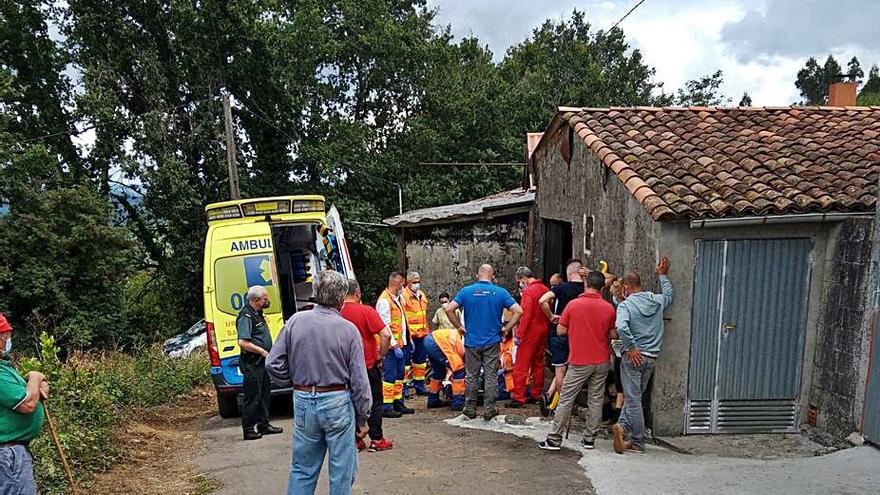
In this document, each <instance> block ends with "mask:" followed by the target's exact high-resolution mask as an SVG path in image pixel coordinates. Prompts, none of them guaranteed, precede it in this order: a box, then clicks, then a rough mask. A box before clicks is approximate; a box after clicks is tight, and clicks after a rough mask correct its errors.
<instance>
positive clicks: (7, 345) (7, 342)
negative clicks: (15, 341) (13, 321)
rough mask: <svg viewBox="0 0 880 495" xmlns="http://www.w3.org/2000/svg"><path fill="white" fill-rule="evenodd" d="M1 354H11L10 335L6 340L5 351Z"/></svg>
mask: <svg viewBox="0 0 880 495" xmlns="http://www.w3.org/2000/svg"><path fill="white" fill-rule="evenodd" d="M3 352H4V353H6V354H9V353H10V352H12V335H10V336H9V338H8V339H6V349H4V350H3Z"/></svg>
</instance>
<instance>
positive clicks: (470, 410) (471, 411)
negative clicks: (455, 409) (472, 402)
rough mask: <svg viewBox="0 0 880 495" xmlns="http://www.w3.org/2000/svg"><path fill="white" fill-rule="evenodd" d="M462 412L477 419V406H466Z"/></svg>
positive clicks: (469, 417)
mask: <svg viewBox="0 0 880 495" xmlns="http://www.w3.org/2000/svg"><path fill="white" fill-rule="evenodd" d="M461 413H462V414H464V415H465V417H466V418H467V419H476V417H477V408H476V407H474V406H465V407H464V410H462V411H461Z"/></svg>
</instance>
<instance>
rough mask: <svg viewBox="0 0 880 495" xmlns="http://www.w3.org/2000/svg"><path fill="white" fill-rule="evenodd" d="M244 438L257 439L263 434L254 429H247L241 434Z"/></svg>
mask: <svg viewBox="0 0 880 495" xmlns="http://www.w3.org/2000/svg"><path fill="white" fill-rule="evenodd" d="M243 437H244V439H245V440H259V439H261V438H263V434H262V433H260V432H257V431H254V430H247V431H245V432H244V435H243Z"/></svg>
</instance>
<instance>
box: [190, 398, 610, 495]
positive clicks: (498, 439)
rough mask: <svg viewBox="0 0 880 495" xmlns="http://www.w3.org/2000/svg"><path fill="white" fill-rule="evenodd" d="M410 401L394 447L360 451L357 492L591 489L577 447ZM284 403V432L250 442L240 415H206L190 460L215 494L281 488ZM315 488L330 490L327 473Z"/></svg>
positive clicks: (395, 428) (394, 429)
mask: <svg viewBox="0 0 880 495" xmlns="http://www.w3.org/2000/svg"><path fill="white" fill-rule="evenodd" d="M411 402H412V403H413V404H411V405H414V406H415V407H416V408H417V409H418V411H417V413H416V414H415V415H413V416H407V417H404V418H401V419H396V420H387V421H386V435H387V436H388V437H389V438H390V439H391V440H393V441H394V442H395V447H394V449H393V450H391V451H388V452H378V453H367V452H363V453H361V454H360V473H359V475H358V479H357V483H356V484H355V486H354V490H353V492H354V493H364V494H382V495H395V494H401V495H405V494H406V495H408V494H416V493H418V494H452V495H455V494H462V495H474V494H475V493H479V494H480V495H488V494H510V493H524V494H528V493H534V494H538V493H548V494H552V495H567V494H590V493H593V490H592V487H591V485H590V483H589V481H587V478H586V476H585V475H584V470H583V468H581V467H580V466H579V465H578V460H579V459H580V454H578V453H576V452H572V451H563V452H562V453H561V454H559V455H548V454H547V453H545V452H541V451H539V450H538V449H537V448H536V447H535V443H534V442H533V441H531V440H527V439H523V438H518V437H516V436H511V435H505V434H502V433H495V432H489V431H480V430H473V429H463V428H458V427H456V426H451V425H448V424H446V423H445V422H444V421H443V420H444V419H446V418H451V417H453V415H452V414H451V413H446V412H443V413H441V412H437V411H428V410H424V408H423V404H424V400H423V399H417V400H414V401H411ZM286 409H287V410H286V411H277V412H278V413H279V414H278V415H277V416H276V417H275V418H273V422H274V423H275V424H276V425H278V426H283V427H284V428H285V432H284V434H283V435H274V436H271V437H266V438H263V439H261V440H258V441H254V442H243V441H241V426H240V423H239V422H238V421H237V420H225V419H221V418H219V417H213V418H211V419H209V420H208V421H207V422H206V424H205V443H206V448H205V449H204V451H203V453H202V455H201V456H200V457H199V458H197V459H195V463H196V465H198V466H199V468H200V469H201V470H202V472H204V473H205V474H206V475H207V476H208V477H210V478H214V479H217V480H219V481H220V482H222V483H223V488H221V489H220V490H219V491H218V492H217V494H218V495H249V494H255V495H256V494H261V495H262V494H276V493H284V490H285V489H286V487H287V477H288V473H289V469H290V459H291V442H290V435H289V434H288V433H290V427H291V420H290V408H289V407H287V408H286ZM477 421H482V420H477ZM318 493H322V494H324V493H327V480H326V477H325V476H324V475H322V477H321V481H320V482H319V490H318Z"/></svg>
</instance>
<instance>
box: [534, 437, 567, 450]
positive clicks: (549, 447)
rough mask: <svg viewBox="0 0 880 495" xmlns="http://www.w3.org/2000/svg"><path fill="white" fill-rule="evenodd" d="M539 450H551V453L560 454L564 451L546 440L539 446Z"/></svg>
mask: <svg viewBox="0 0 880 495" xmlns="http://www.w3.org/2000/svg"><path fill="white" fill-rule="evenodd" d="M538 448H539V449H541V450H549V451H550V452H559V451H560V450H562V447H561V446H559V445H553V444H552V443H550V441H549V440H544V441H543V442H541V443H539V444H538Z"/></svg>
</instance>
